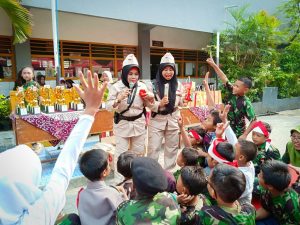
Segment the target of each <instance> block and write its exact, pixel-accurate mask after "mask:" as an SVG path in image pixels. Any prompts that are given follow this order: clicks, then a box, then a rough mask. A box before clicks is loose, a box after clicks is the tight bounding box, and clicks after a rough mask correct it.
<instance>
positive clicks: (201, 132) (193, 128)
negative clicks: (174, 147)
mask: <svg viewBox="0 0 300 225" xmlns="http://www.w3.org/2000/svg"><path fill="white" fill-rule="evenodd" d="M189 130H194V131H196V132H197V134H199V135H200V137H202V138H203V137H204V136H205V134H206V131H205V130H204V129H203V128H202V127H201V126H195V127H190V128H188V131H189Z"/></svg>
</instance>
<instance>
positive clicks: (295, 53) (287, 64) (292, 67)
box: [280, 41, 300, 74]
mask: <svg viewBox="0 0 300 225" xmlns="http://www.w3.org/2000/svg"><path fill="white" fill-rule="evenodd" d="M280 67H281V69H282V70H283V71H285V72H290V73H298V74H299V73H300V43H299V42H298V41H294V42H292V43H291V45H289V46H288V47H286V48H285V49H284V50H283V51H282V53H281V56H280Z"/></svg>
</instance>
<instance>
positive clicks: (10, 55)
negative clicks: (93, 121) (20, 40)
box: [0, 36, 15, 80]
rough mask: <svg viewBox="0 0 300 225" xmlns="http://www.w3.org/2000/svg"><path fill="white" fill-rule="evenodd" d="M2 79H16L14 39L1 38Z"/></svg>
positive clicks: (0, 74) (0, 69)
mask: <svg viewBox="0 0 300 225" xmlns="http://www.w3.org/2000/svg"><path fill="white" fill-rule="evenodd" d="M0 43H1V44H0V79H4V80H6V79H9V80H11V79H15V62H14V51H13V44H12V38H11V37H7V36H0Z"/></svg>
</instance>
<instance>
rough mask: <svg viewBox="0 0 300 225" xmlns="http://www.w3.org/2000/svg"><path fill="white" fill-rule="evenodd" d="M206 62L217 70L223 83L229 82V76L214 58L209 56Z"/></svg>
mask: <svg viewBox="0 0 300 225" xmlns="http://www.w3.org/2000/svg"><path fill="white" fill-rule="evenodd" d="M206 62H207V63H208V65H210V66H211V67H212V68H213V69H214V70H215V71H216V73H217V74H218V76H219V78H220V79H221V80H222V82H223V84H226V83H227V82H228V78H227V76H226V75H225V73H224V72H223V71H222V70H221V69H220V67H219V66H218V65H217V64H216V63H215V62H214V60H213V59H212V58H208V59H207V60H206Z"/></svg>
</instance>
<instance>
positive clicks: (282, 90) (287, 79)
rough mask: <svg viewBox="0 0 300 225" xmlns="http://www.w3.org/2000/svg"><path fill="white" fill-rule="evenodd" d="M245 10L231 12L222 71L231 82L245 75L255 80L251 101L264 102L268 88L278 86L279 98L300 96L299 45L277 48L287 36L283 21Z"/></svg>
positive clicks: (222, 41)
mask: <svg viewBox="0 0 300 225" xmlns="http://www.w3.org/2000/svg"><path fill="white" fill-rule="evenodd" d="M290 1H293V0H290ZM298 2H299V0H298ZM246 9H247V7H246V6H245V7H242V8H240V9H237V10H231V11H230V13H231V15H232V17H233V18H234V23H231V24H228V28H227V29H226V30H225V31H224V32H222V33H221V35H220V63H221V67H222V70H223V71H224V72H225V74H227V76H228V78H229V80H230V81H232V82H234V81H235V80H236V79H237V78H238V77H244V76H247V77H249V78H251V79H252V80H253V83H254V88H252V90H250V92H249V93H248V94H247V96H248V97H249V98H250V99H251V100H252V101H259V100H261V97H262V93H263V88H264V87H266V86H276V87H278V88H279V97H280V98H285V97H291V96H299V95H300V84H299V73H300V60H299V59H300V43H299V42H298V41H294V42H293V43H292V44H291V45H289V46H288V47H287V48H285V49H278V46H279V45H280V44H281V43H282V41H283V39H284V38H285V37H286V36H285V33H283V32H281V30H280V25H281V22H280V20H279V19H278V18H276V17H275V16H272V15H269V14H268V13H267V12H266V11H259V12H257V13H252V14H247V12H246ZM213 43H216V41H215V37H214V39H213ZM210 47H211V46H210Z"/></svg>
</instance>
